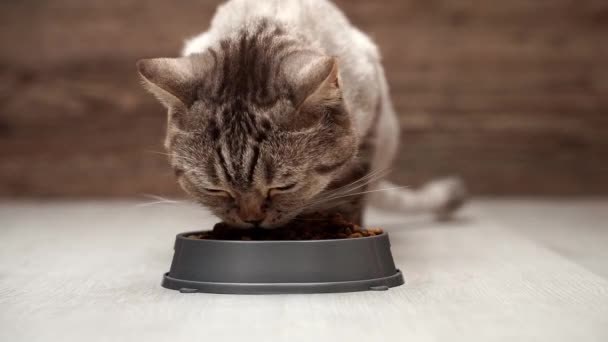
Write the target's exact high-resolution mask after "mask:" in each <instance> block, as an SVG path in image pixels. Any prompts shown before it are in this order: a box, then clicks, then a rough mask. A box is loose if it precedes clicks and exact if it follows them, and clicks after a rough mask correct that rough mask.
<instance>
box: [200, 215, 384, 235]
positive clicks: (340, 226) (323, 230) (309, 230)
mask: <svg viewBox="0 0 608 342" xmlns="http://www.w3.org/2000/svg"><path fill="white" fill-rule="evenodd" d="M380 234H382V229H380V228H370V229H363V228H361V227H360V226H358V225H356V224H354V223H351V222H348V221H346V220H344V219H343V218H342V216H340V215H335V216H333V217H332V218H330V219H328V220H327V219H326V220H322V219H319V220H314V219H308V220H304V219H303V220H301V221H295V222H293V223H290V224H289V225H288V226H285V227H281V228H276V229H264V228H251V229H240V228H233V227H230V226H228V225H227V224H226V223H223V222H221V223H218V224H216V225H215V226H214V227H213V230H211V231H208V232H203V233H201V234H193V235H189V236H188V237H189V238H191V239H209V240H255V241H269V240H328V239H349V238H360V237H369V236H375V235H380Z"/></svg>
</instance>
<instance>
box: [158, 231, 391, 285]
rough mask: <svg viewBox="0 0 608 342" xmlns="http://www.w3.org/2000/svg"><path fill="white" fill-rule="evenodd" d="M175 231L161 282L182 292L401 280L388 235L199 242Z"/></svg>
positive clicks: (362, 283) (386, 283)
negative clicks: (167, 267) (169, 262)
mask: <svg viewBox="0 0 608 342" xmlns="http://www.w3.org/2000/svg"><path fill="white" fill-rule="evenodd" d="M200 233H201V232H188V233H181V234H178V235H177V237H176V240H175V254H174V255H173V262H172V263H171V270H170V271H169V272H168V273H165V275H164V277H163V282H162V286H163V287H166V288H168V289H173V290H179V291H180V292H184V293H191V292H209V293H235V294H276V293H326V292H351V291H365V290H388V288H390V287H394V286H399V285H402V284H403V276H402V275H401V272H400V271H399V270H398V269H396V268H395V263H394V262H393V256H392V254H391V250H390V242H389V239H388V234H387V233H383V234H381V235H376V236H372V237H361V238H352V239H336V240H306V241H232V240H204V239H193V238H188V237H187V236H189V235H192V234H200Z"/></svg>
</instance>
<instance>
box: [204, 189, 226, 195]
mask: <svg viewBox="0 0 608 342" xmlns="http://www.w3.org/2000/svg"><path fill="white" fill-rule="evenodd" d="M203 190H204V191H205V192H207V193H209V194H211V195H215V196H224V197H232V195H231V194H230V193H229V192H228V191H224V190H220V189H211V188H203Z"/></svg>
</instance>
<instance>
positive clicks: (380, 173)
mask: <svg viewBox="0 0 608 342" xmlns="http://www.w3.org/2000/svg"><path fill="white" fill-rule="evenodd" d="M388 172H389V169H384V170H378V171H375V172H372V173H370V174H368V176H364V177H361V178H360V179H359V180H357V181H355V182H352V183H351V184H353V183H356V182H358V181H363V183H361V184H356V185H355V186H351V187H348V188H346V186H344V187H341V189H343V190H341V191H334V192H332V193H331V194H329V195H326V194H324V196H322V197H319V198H317V200H316V201H314V202H312V203H309V204H308V205H314V204H316V203H323V202H327V201H329V200H332V199H335V198H340V197H341V196H344V195H347V194H348V193H349V192H351V191H354V190H357V189H360V188H362V187H364V186H366V185H368V184H370V183H372V182H374V181H376V180H378V179H380V178H383V177H385V176H386V174H387V173H388ZM365 178H366V179H365ZM364 179H365V180H364Z"/></svg>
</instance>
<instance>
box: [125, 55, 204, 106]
mask: <svg viewBox="0 0 608 342" xmlns="http://www.w3.org/2000/svg"><path fill="white" fill-rule="evenodd" d="M201 64H203V61H202V60H201V59H200V58H196V57H192V56H188V57H181V58H150V59H140V60H139V61H137V70H138V71H139V74H140V75H141V77H142V79H143V80H144V86H145V87H146V89H148V91H150V92H151V93H152V94H153V95H154V96H156V98H157V99H158V100H159V101H160V102H161V103H162V104H163V105H165V106H166V107H167V108H173V107H176V106H184V105H185V106H186V107H189V106H190V105H191V104H192V103H193V102H194V101H195V98H196V77H197V76H199V75H198V74H199V73H200V70H201Z"/></svg>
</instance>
